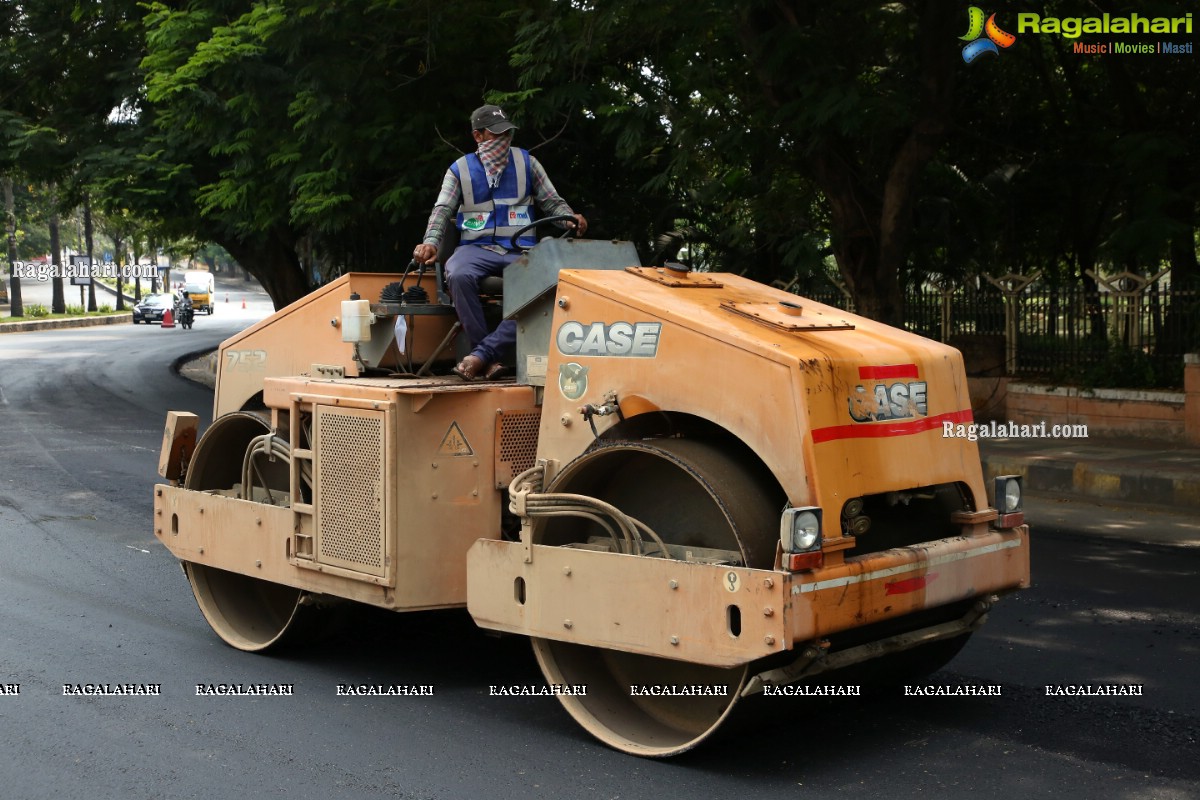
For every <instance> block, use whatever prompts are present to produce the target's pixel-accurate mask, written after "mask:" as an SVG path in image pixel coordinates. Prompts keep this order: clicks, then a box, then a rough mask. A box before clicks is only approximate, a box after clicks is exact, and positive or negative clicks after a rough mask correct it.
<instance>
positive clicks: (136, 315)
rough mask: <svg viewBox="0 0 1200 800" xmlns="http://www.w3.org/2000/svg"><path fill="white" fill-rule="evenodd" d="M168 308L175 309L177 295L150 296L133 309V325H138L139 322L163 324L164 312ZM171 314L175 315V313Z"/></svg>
mask: <svg viewBox="0 0 1200 800" xmlns="http://www.w3.org/2000/svg"><path fill="white" fill-rule="evenodd" d="M168 308H170V309H174V308H175V295H172V294H167V293H165V292H164V293H161V294H148V295H146V296H145V297H143V298H142V299H141V301H139V302H138V304H137V305H136V306H134V307H133V323H134V324H135V325H136V324H137V323H139V322H145V323H147V324H149V323H151V322H162V318H163V312H164V311H166V310H167V309H168ZM171 313H174V311H172V312H171Z"/></svg>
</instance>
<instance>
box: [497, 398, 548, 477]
mask: <svg viewBox="0 0 1200 800" xmlns="http://www.w3.org/2000/svg"><path fill="white" fill-rule="evenodd" d="M541 421H542V412H541V411H539V410H537V409H533V410H531V411H506V412H504V413H503V414H502V415H501V416H500V424H499V425H498V426H497V429H496V436H497V438H498V439H499V441H498V442H497V443H496V488H497V489H506V488H508V484H510V483H511V482H512V479H513V478H515V477H516V476H517V475H520V474H521V473H522V472H524V471H525V470H527V469H529V468H530V467H532V466H533V465H534V462H535V461H536V460H537V444H538V426H539V425H540V424H541Z"/></svg>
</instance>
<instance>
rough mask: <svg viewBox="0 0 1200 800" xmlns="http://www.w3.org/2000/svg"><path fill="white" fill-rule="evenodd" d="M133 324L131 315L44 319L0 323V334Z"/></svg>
mask: <svg viewBox="0 0 1200 800" xmlns="http://www.w3.org/2000/svg"><path fill="white" fill-rule="evenodd" d="M132 322H133V314H126V313H121V314H109V315H108V316H106V317H77V318H75V319H44V320H31V321H29V322H0V334H3V333H28V332H30V331H51V330H58V329H60V328H93V327H96V326H97V325H124V324H129V323H132Z"/></svg>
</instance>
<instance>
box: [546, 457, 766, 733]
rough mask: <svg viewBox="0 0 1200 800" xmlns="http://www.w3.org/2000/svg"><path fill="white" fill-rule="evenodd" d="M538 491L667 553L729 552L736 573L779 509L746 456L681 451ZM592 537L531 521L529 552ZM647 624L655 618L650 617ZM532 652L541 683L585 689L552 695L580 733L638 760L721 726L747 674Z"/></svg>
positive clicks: (557, 645)
mask: <svg viewBox="0 0 1200 800" xmlns="http://www.w3.org/2000/svg"><path fill="white" fill-rule="evenodd" d="M548 491H549V492H566V493H573V494H583V495H588V496H591V497H596V498H599V499H600V500H603V501H605V502H607V503H610V504H612V505H614V506H616V507H617V508H618V509H620V510H621V511H623V512H624V513H626V514H628V515H629V516H631V517H634V518H636V519H639V520H641V521H642V522H644V523H646V524H647V525H648V526H649V527H650V528H651V529H653V530H654V531H655V532H656V533H657V534H658V535H659V536H660V537H661V538H662V539H663V540H664V541H665V542H666V543H667V544H678V545H689V546H693V547H705V548H715V549H719V550H727V551H735V552H737V553H739V554H740V556H741V559H742V564H743V565H745V566H750V567H758V568H763V567H766V568H770V566H771V563H772V561H773V559H774V555H775V541H776V540H777V537H778V528H779V512H780V509H782V507H783V503H784V497H783V492H782V490H781V489H780V488H779V485H778V483H777V482H776V481H775V480H774V478H773V477H772V476H771V475H770V473H769V472H768V471H767V470H766V469H765V467H763V466H762V465H761V464H760V463H759V462H757V460H756V459H754V458H753V456H751V455H750V454H749V453H743V452H741V451H740V450H739V449H738V448H737V447H728V446H726V447H721V448H718V447H717V446H716V445H715V444H713V443H709V442H705V441H699V440H687V439H663V440H656V441H654V442H652V443H651V442H618V443H614V444H610V445H605V446H602V447H598V448H596V449H594V450H591V451H589V452H588V453H585V454H584V455H583V456H581V457H580V458H578V459H576V460H575V461H574V462H572V463H571V464H569V465H568V466H567V467H566V468H564V469H563V471H562V472H560V473H559V475H558V476H557V477H556V478H555V480H554V483H553V485H552V486H550V487H548ZM599 533H600V529H599V528H598V527H596V526H595V525H594V524H593V523H589V522H582V521H580V520H578V519H569V518H568V519H562V518H551V519H545V520H539V521H538V524H537V527H535V529H534V533H533V541H534V543H535V544H545V545H556V546H561V545H564V544H568V543H572V542H586V541H587V540H588V538H589V537H590V536H595V535H598V534H599ZM613 591H621V587H620V586H614V587H613ZM596 602H597V603H598V604H603V603H604V598H603V597H597V598H596ZM646 613H647V614H653V613H655V609H654V608H653V607H652V606H649V605H648V606H647V608H646ZM533 650H534V654H535V655H536V656H537V660H538V664H539V665H540V666H541V668H542V673H543V674H544V675H545V677H546V680H547V682H549V683H550V684H552V685H554V684H559V685H561V684H565V685H570V686H578V685H585V686H586V687H587V693H586V695H568V694H561V695H559V699H560V701H561V702H562V703H563V705H564V706H565V707H566V709H567V711H568V712H569V713H570V714H571V716H572V717H574V718H575V720H576V721H577V722H579V724H581V725H582V726H583V727H584V728H585V729H586V730H587V731H588V732H590V733H591V734H592V735H594V736H596V737H597V738H598V739H600V740H601V741H603V742H605V743H606V744H608V745H610V746H612V747H614V748H616V749H617V750H621V751H623V752H626V753H632V754H634V755H642V756H671V755H675V754H678V753H682V752H684V751H686V750H689V749H691V748H692V747H695V746H696V745H697V744H699V743H700V742H702V741H704V739H706V738H707V737H708V736H709V735H711V734H712V733H713V731H715V730H716V729H717V728H718V727H720V725H721V724H722V723H723V722H724V721H725V719H726V718H727V717H728V716H729V714H730V712H731V711H732V710H733V707H734V705H735V704H736V703H737V701H738V697H739V696H740V694H741V690H742V688H743V687H744V686H745V684H746V681H747V679H748V676H749V674H750V671H749V666H747V665H742V666H738V667H713V666H706V665H703V664H695V663H689V662H684V661H675V660H672V659H667V658H659V657H655V656H646V655H637V654H632V653H624V652H619V651H615V650H607V649H603V648H598V647H590V646H586V645H579V644H574V643H567V642H560V641H554V640H550V639H540V638H535V639H534V640H533Z"/></svg>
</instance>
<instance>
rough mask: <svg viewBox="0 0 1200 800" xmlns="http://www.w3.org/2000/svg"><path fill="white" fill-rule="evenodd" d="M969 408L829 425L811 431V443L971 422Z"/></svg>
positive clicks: (915, 431)
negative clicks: (894, 420) (941, 412)
mask: <svg viewBox="0 0 1200 800" xmlns="http://www.w3.org/2000/svg"><path fill="white" fill-rule="evenodd" d="M974 420H975V417H974V416H973V415H972V414H971V409H969V408H967V409H964V410H962V411H950V412H947V413H945V414H938V415H937V416H936V417H921V418H920V419H910V420H906V421H904V422H898V421H897V422H859V423H855V424H854V425H831V426H829V427H828V428H817V429H816V430H815V431H813V432H812V438H813V444H820V443H821V442H830V441H833V440H834V439H882V438H885V437H889V436H910V435H912V434H914V433H921V432H923V431H929V430H933V429H934V428H940V427H942V423H943V422H967V423H969V422H973V421H974Z"/></svg>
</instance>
